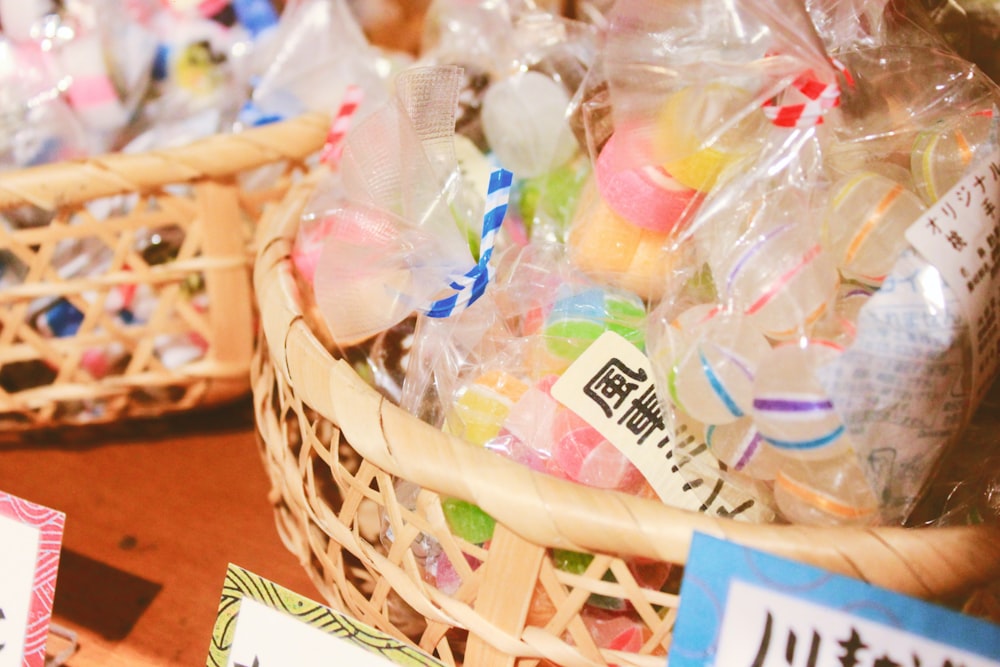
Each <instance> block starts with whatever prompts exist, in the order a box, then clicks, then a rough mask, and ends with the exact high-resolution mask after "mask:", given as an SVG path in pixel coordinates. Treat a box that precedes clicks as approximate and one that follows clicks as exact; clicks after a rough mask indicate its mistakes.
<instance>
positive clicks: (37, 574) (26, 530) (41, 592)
mask: <svg viewBox="0 0 1000 667" xmlns="http://www.w3.org/2000/svg"><path fill="white" fill-rule="evenodd" d="M65 522H66V515H65V514H63V513H62V512H57V511H56V510H52V509H49V508H47V507H42V506H41V505H37V504H35V503H31V502H28V501H26V500H22V499H21V498H17V497H15V496H12V495H10V494H7V493H3V492H0V545H3V546H2V548H0V667H43V665H45V643H46V639H47V637H48V634H49V620H50V618H51V616H52V602H53V599H54V597H55V587H56V573H57V570H58V568H59V553H60V548H61V545H62V535H63V526H64V524H65Z"/></svg>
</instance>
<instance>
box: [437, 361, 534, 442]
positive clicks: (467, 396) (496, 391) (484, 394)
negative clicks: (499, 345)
mask: <svg viewBox="0 0 1000 667" xmlns="http://www.w3.org/2000/svg"><path fill="white" fill-rule="evenodd" d="M527 390H528V386H527V385H526V384H525V383H524V382H522V381H521V380H519V379H517V378H516V377H514V376H513V375H510V374H509V373H506V372H504V371H501V370H493V371H488V372H486V373H484V374H483V375H480V376H479V377H478V378H476V380H475V381H474V382H472V383H470V384H468V385H466V386H465V387H464V388H463V389H462V390H461V392H460V393H459V395H458V398H457V399H456V400H455V402H454V404H453V406H452V409H451V412H450V413H449V415H448V417H447V420H446V422H447V430H448V431H449V432H450V433H454V434H455V435H458V436H460V437H462V438H464V439H465V440H467V441H468V442H471V443H472V444H474V445H480V446H482V445H485V444H486V443H487V442H489V441H490V440H492V439H493V438H494V437H496V436H497V434H499V433H500V427H501V426H502V425H503V423H504V421H505V420H506V419H507V415H508V414H509V413H510V410H511V407H512V406H513V405H514V403H516V402H517V400H518V399H519V398H521V395H522V394H524V392H526V391H527Z"/></svg>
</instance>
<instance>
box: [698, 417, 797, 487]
mask: <svg viewBox="0 0 1000 667" xmlns="http://www.w3.org/2000/svg"><path fill="white" fill-rule="evenodd" d="M705 442H706V443H707V444H708V448H709V449H710V450H711V451H712V454H714V455H715V458H717V459H719V461H721V462H722V463H724V464H726V465H727V466H728V467H729V469H730V470H733V471H735V472H738V473H741V474H744V475H748V476H750V477H753V478H754V479H762V480H772V479H774V477H775V475H776V474H777V472H778V467H779V465H780V464H781V460H782V459H781V457H780V456H779V455H778V454H777V452H776V451H775V450H774V448H773V447H771V446H769V445H768V443H767V441H766V440H764V438H763V437H761V435H760V432H759V431H758V430H757V427H756V426H754V423H753V419H752V418H750V417H741V418H740V419H738V420H736V421H734V422H729V423H728V424H711V425H709V426H708V427H707V428H706V429H705Z"/></svg>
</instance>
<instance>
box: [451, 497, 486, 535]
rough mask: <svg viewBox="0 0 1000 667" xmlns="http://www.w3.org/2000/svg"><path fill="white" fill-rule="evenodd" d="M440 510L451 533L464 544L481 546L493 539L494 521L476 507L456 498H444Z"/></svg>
mask: <svg viewBox="0 0 1000 667" xmlns="http://www.w3.org/2000/svg"><path fill="white" fill-rule="evenodd" d="M441 510H442V511H443V512H444V518H445V521H447V522H448V528H450V529H451V532H452V533H453V534H454V535H456V536H458V537H460V538H462V539H463V540H465V541H466V542H469V543H470V544H483V543H484V542H488V541H489V540H491V539H492V538H493V530H494V529H495V528H496V521H495V520H494V519H493V517H491V516H490V515H489V514H487V513H486V512H484V511H483V510H481V509H479V507H478V506H477V505H473V504H472V503H470V502H466V501H464V500H459V499H458V498H445V499H443V500H442V501H441Z"/></svg>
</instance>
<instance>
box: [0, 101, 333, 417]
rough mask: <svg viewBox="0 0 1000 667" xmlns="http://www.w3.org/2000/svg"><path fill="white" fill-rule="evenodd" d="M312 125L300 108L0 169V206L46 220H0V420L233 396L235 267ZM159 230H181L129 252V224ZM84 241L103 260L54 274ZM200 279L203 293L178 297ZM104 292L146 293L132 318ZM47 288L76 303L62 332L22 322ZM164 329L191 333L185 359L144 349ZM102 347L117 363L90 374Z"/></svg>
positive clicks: (238, 370)
mask: <svg viewBox="0 0 1000 667" xmlns="http://www.w3.org/2000/svg"><path fill="white" fill-rule="evenodd" d="M326 123H327V120H326V119H324V118H323V117H322V115H320V114H316V115H309V116H303V117H302V118H299V119H296V120H292V121H287V122H284V123H279V124H276V125H273V126H268V127H262V128H257V129H253V130H250V131H247V132H244V133H241V134H233V135H217V136H214V137H211V138H208V139H204V140H201V141H198V142H195V143H192V144H190V145H187V146H184V147H181V148H176V149H168V150H162V151H155V152H150V153H144V154H130V155H126V154H113V155H106V156H100V157H95V158H91V159H87V160H83V161H78V162H64V163H57V164H51V165H45V166H40V167H35V168H31V169H25V170H20V171H15V172H9V173H6V174H3V175H2V176H0V210H3V211H4V212H6V213H12V214H22V215H24V214H25V213H26V214H27V215H30V216H32V217H34V218H39V219H42V220H45V222H46V224H43V225H41V226H30V227H21V228H16V229H14V230H13V231H9V232H8V231H4V230H3V229H2V228H0V250H6V251H9V252H10V253H11V254H13V255H14V256H15V257H16V258H17V259H18V260H19V261H20V262H21V263H23V265H25V266H26V267H27V274H26V275H25V276H24V278H23V280H20V281H15V282H13V283H12V284H9V285H6V286H4V287H3V288H0V427H2V429H3V430H5V431H8V432H10V431H25V430H34V429H39V428H51V427H58V426H65V425H72V424H79V423H85V422H86V423H92V422H109V421H116V420H120V419H123V418H131V417H147V416H160V415H163V414H166V413H170V412H174V411H177V410H186V409H189V408H193V407H202V406H209V405H214V404H217V403H220V402H223V401H226V400H230V399H232V398H235V397H238V396H240V395H243V394H245V393H246V392H247V391H248V390H249V379H248V378H249V374H248V369H249V362H250V356H251V353H252V347H253V338H254V326H255V322H256V316H255V312H254V308H253V295H252V291H251V288H250V272H249V265H250V261H251V258H252V254H253V248H252V245H251V241H252V238H253V230H254V225H255V222H256V220H258V219H259V217H260V215H261V212H262V210H263V208H264V206H265V205H266V204H268V203H270V202H274V201H276V200H278V199H280V197H281V196H282V194H283V193H284V192H285V191H286V189H287V187H288V185H289V184H290V183H291V182H292V180H293V179H295V178H296V177H297V174H300V173H301V172H303V171H305V170H306V169H307V165H306V159H307V158H308V157H309V156H310V155H311V154H313V153H314V152H315V151H316V150H317V148H318V147H319V146H321V145H322V142H323V139H324V137H325V130H326ZM251 176H255V177H256V179H255V180H254V181H252V182H251V180H250V179H251ZM162 228H168V229H171V230H173V231H174V232H176V233H177V234H178V236H179V237H181V238H183V243H182V245H181V246H180V249H179V251H178V253H177V254H176V256H175V257H172V258H171V259H169V260H168V261H166V262H162V263H150V262H147V261H146V259H144V257H143V255H142V254H141V253H140V252H139V250H138V249H137V247H138V243H139V239H140V236H142V235H144V234H148V232H149V230H155V229H162ZM73 243H77V244H79V245H77V246H75V247H74V246H73V245H72V244H73ZM85 247H89V248H90V249H93V248H94V247H98V248H101V250H102V252H105V253H108V255H109V257H110V259H109V261H107V262H106V263H105V264H102V265H101V266H100V267H99V270H85V271H82V272H78V273H76V274H71V275H60V274H59V272H58V271H57V267H56V266H55V265H54V259H53V258H54V257H55V256H56V255H57V254H58V253H60V252H64V253H65V251H66V250H67V248H69V249H70V252H76V248H85ZM77 259H79V258H77ZM201 285H203V286H204V290H205V296H206V297H207V298H206V299H205V303H207V306H205V305H204V304H199V303H198V302H196V301H193V300H192V299H191V298H190V296H189V295H190V293H191V292H192V288H193V287H198V286H201ZM120 290H127V291H129V292H130V293H131V292H132V291H141V292H142V293H143V294H144V295H146V297H145V298H146V299H147V302H146V308H147V309H148V310H149V312H148V317H145V318H143V320H142V321H141V322H139V321H137V322H129V323H126V322H123V321H121V320H120V319H119V318H117V317H116V316H115V314H114V313H113V312H111V311H110V309H109V308H107V307H106V304H108V303H109V301H111V300H113V299H114V298H115V297H116V292H117V291H120ZM56 299H65V300H66V301H67V302H68V303H69V304H71V305H72V306H73V307H74V308H75V309H76V310H77V311H79V312H80V313H82V314H83V320H82V323H81V324H80V327H79V329H78V331H76V333H75V334H73V335H67V336H64V337H51V336H46V335H43V334H41V333H40V332H39V331H38V329H37V327H36V326H34V325H33V322H32V321H29V318H30V317H31V315H32V313H33V312H34V311H37V310H38V309H39V308H40V307H41V306H40V305H39V304H46V303H50V302H52V301H54V300H56ZM165 336H195V337H197V338H198V339H200V340H201V341H203V343H202V344H203V346H204V347H205V348H206V351H205V353H204V355H202V356H201V357H200V358H199V359H197V360H195V361H191V362H184V363H180V364H173V365H169V366H168V365H165V364H164V362H163V360H162V359H161V358H160V356H159V355H158V353H157V342H158V341H161V340H162V338H163V337H165ZM109 346H113V347H114V349H115V352H116V355H117V358H118V359H119V360H120V367H118V368H115V369H113V370H110V371H108V372H107V373H104V372H100V373H95V372H93V369H92V368H91V367H89V366H86V365H85V364H84V363H83V360H84V358H85V357H86V355H87V354H89V353H91V352H92V351H95V350H98V351H100V350H106V349H110V348H109Z"/></svg>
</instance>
